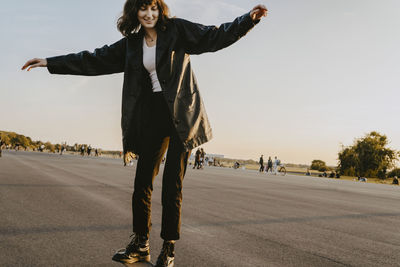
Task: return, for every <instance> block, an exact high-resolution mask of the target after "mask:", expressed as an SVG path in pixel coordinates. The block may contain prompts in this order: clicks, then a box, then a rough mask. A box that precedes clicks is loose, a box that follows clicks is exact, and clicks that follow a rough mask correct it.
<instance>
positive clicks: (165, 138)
mask: <svg viewBox="0 0 400 267" xmlns="http://www.w3.org/2000/svg"><path fill="white" fill-rule="evenodd" d="M143 100H144V103H143V111H144V112H142V114H143V116H145V118H144V120H142V121H143V122H142V129H143V132H142V133H143V134H142V146H141V147H142V149H141V151H140V154H139V160H138V163H137V168H136V177H135V184H134V192H133V196H132V217H133V232H135V233H137V234H139V235H145V236H147V237H149V233H150V229H151V195H152V192H153V181H154V178H155V176H156V175H157V174H158V172H159V167H160V164H161V161H162V159H163V156H164V154H165V151H166V150H167V148H168V152H167V157H166V161H165V166H164V173H163V180H162V222H161V238H163V239H164V240H178V239H179V234H180V225H181V205H182V182H183V178H184V176H185V172H186V166H187V162H188V158H189V156H190V151H186V150H185V149H184V147H183V145H182V141H181V140H180V138H179V136H178V134H177V133H176V130H175V127H174V125H173V122H172V119H171V115H170V111H169V109H168V106H167V103H166V101H165V98H164V96H163V93H162V92H157V93H150V94H148V95H146V96H145V97H144V99H143Z"/></svg>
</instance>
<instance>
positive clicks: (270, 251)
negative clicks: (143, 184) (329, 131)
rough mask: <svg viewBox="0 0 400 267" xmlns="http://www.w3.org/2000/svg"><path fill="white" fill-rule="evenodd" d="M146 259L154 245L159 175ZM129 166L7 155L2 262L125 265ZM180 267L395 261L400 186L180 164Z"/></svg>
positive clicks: (1, 166)
mask: <svg viewBox="0 0 400 267" xmlns="http://www.w3.org/2000/svg"><path fill="white" fill-rule="evenodd" d="M162 170H163V167H162V168H161V169H160V174H159V175H158V176H157V177H156V179H155V183H154V192H153V202H152V203H153V204H152V205H153V211H152V222H153V227H152V231H151V237H150V247H151V255H152V261H153V262H155V260H156V258H157V256H158V253H159V251H160V249H161V244H162V240H161V239H160V236H159V234H160V226H161V224H160V222H161V179H162V177H161V174H162ZM134 174H135V165H134V166H132V167H123V165H122V160H121V159H110V158H95V157H80V156H73V155H58V154H48V153H40V152H24V151H18V152H16V151H4V150H3V157H1V158H0V214H1V216H0V266H122V265H120V264H118V263H115V262H113V261H112V260H111V257H112V255H113V254H114V252H115V251H116V250H118V249H119V248H122V247H125V246H126V245H127V244H128V243H129V241H130V238H129V236H130V234H131V219H132V218H131V216H132V215H131V197H132V190H133V181H134ZM175 262H176V265H175V266H177V267H181V266H185V267H187V266H211V267H213V266H374V267H375V266H400V187H399V186H390V185H379V184H367V183H360V182H353V181H342V180H340V179H328V178H316V177H306V176H292V175H286V176H275V175H266V174H261V173H258V172H257V171H250V170H241V169H237V170H234V169H229V168H218V167H206V168H205V169H204V170H193V169H192V168H190V166H189V168H188V170H187V173H186V177H185V180H184V186H183V211H182V229H181V240H179V241H177V243H176V260H175Z"/></svg>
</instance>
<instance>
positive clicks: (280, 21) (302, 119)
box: [0, 0, 400, 165]
mask: <svg viewBox="0 0 400 267" xmlns="http://www.w3.org/2000/svg"><path fill="white" fill-rule="evenodd" d="M124 3H125V1H124V0H80V1H78V0H69V1H54V0H15V1H5V2H4V3H2V8H1V9H0V48H1V51H2V64H0V96H1V97H0V103H1V105H0V130H5V131H13V132H17V133H20V134H24V135H26V136H30V137H31V138H32V139H33V140H41V141H50V142H52V143H61V142H64V141H66V142H67V143H69V144H74V143H86V144H91V145H92V147H101V148H103V149H110V150H120V149H122V142H121V126H120V119H121V97H122V79H123V76H122V74H113V75H107V76H97V77H84V76H70V75H50V74H49V73H48V71H47V69H46V68H37V69H33V70H32V71H30V72H26V71H21V70H20V68H21V66H22V65H23V64H24V63H25V62H26V61H27V60H28V59H31V58H34V57H39V58H46V57H51V56H57V55H63V54H68V53H75V52H80V51H82V50H89V51H93V50H94V49H95V48H97V47H101V46H103V45H105V44H111V43H114V42H115V41H117V40H119V39H120V38H122V36H121V34H120V33H119V32H118V30H117V28H116V21H117V19H118V17H119V16H120V15H121V12H122V8H123V5H124ZM166 3H167V4H168V6H169V7H170V11H171V15H173V16H177V17H181V18H184V19H187V20H190V21H193V22H197V23H202V24H205V25H220V24H221V23H224V22H229V21H232V20H234V19H235V18H236V17H237V16H240V15H242V14H244V13H246V12H248V11H250V10H251V9H252V7H253V6H255V5H257V4H259V3H261V4H264V5H266V6H267V8H268V10H269V12H268V17H266V18H264V19H263V20H262V21H261V22H260V23H259V24H258V25H257V26H256V27H255V28H254V29H253V30H251V31H250V32H249V33H248V34H247V35H246V36H245V37H243V38H242V39H240V40H239V41H238V42H237V43H235V44H233V45H232V46H230V47H228V48H226V49H223V50H221V51H218V52H215V53H206V54H202V55H197V56H192V57H191V60H192V66H193V69H194V71H195V75H196V77H197V80H198V82H199V87H200V93H201V96H202V98H203V100H204V103H205V108H206V111H207V113H208V117H209V119H210V122H211V126H212V129H213V133H214V138H213V139H212V140H211V141H210V142H209V143H207V144H205V145H203V146H202V147H203V148H204V149H205V151H206V152H208V153H215V154H223V155H225V157H230V158H240V159H255V160H257V159H258V158H259V156H260V155H261V154H263V155H264V158H265V157H268V156H272V157H273V156H278V157H279V158H280V159H281V161H282V162H286V163H299V164H310V163H311V161H312V160H313V159H320V160H323V161H325V162H326V163H327V164H328V165H336V164H337V154H338V152H339V151H340V149H341V148H342V145H344V146H349V145H352V143H353V141H354V139H355V138H360V137H363V136H365V134H367V133H369V132H371V131H378V132H380V133H382V134H385V135H387V136H388V138H389V140H390V144H389V147H390V148H392V149H396V150H400V123H399V119H398V114H399V111H400V105H399V99H400V92H399V89H400V75H399V71H400V50H399V47H400V35H399V34H398V29H399V28H400V16H398V11H399V10H400V1H398V0H383V1H379V2H377V1H371V0H302V1H298V0H269V1H264V2H261V1H253V0H240V1H239V0H229V1H228V0H220V1H218V0H193V1H186V0H166Z"/></svg>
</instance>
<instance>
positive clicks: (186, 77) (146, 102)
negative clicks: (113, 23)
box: [22, 0, 267, 267]
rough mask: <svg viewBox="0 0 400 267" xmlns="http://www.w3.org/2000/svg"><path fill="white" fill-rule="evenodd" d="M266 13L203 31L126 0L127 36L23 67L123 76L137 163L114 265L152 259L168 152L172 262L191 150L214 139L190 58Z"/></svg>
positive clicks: (157, 1)
mask: <svg viewBox="0 0 400 267" xmlns="http://www.w3.org/2000/svg"><path fill="white" fill-rule="evenodd" d="M187 2H189V3H190V1H187ZM223 11H226V10H223ZM266 15H267V8H266V7H265V6H264V5H257V6H255V7H254V8H253V9H252V10H250V11H249V12H247V13H246V14H244V15H243V16H240V17H238V18H236V19H235V20H234V21H232V22H229V23H225V24H223V25H221V26H220V27H216V26H205V25H200V24H198V23H193V22H190V21H188V20H183V19H179V18H171V17H170V16H169V11H168V7H167V5H166V4H165V3H164V1H163V0H154V1H147V0H127V1H126V2H125V6H124V10H123V14H122V16H121V17H120V18H119V20H118V29H119V30H120V31H121V33H122V34H123V35H124V38H122V39H121V40H119V41H117V42H116V43H114V44H112V45H109V46H108V45H105V46H103V47H102V48H98V49H96V50H95V52H94V53H90V52H88V51H83V52H80V53H76V54H69V55H63V56H57V57H51V58H47V59H37V58H35V59H31V60H29V61H28V62H26V63H25V65H24V66H23V67H22V69H26V68H28V70H29V69H31V68H35V67H47V68H48V70H49V71H50V72H51V73H57V74H72V75H87V76H94V75H105V74H113V73H121V72H124V76H123V77H124V83H123V92H122V122H121V126H122V135H123V148H124V154H126V153H130V152H134V153H135V154H136V153H137V154H139V160H138V163H137V168H136V176H135V184H134V192H133V196H132V217H133V221H132V223H133V229H132V230H133V235H132V241H131V242H130V243H129V244H128V245H127V247H126V249H123V250H121V251H119V252H118V253H116V254H115V255H114V257H113V260H115V261H119V262H122V263H133V262H136V261H144V260H149V259H150V252H149V251H150V249H149V235H150V228H151V225H152V224H151V218H150V214H151V196H152V189H153V180H154V178H155V176H156V175H157V173H158V171H159V167H160V163H161V160H162V157H163V155H164V153H165V152H166V151H167V149H168V152H167V160H166V165H165V168H164V174H163V186H162V208H163V210H162V223H161V237H162V238H163V240H164V242H163V246H162V250H161V253H160V255H159V257H158V259H157V263H156V266H158V267H161V266H173V265H174V257H175V249H174V248H175V241H176V240H178V239H179V238H180V227H181V205H182V183H183V178H184V175H185V172H186V166H187V161H188V157H189V156H190V152H191V150H192V149H194V148H195V147H198V146H200V145H201V144H203V143H205V142H207V141H209V140H210V139H211V137H212V132H211V126H210V124H209V121H208V118H207V115H206V112H205V109H204V104H203V101H202V99H201V97H200V93H199V90H198V85H197V81H196V78H195V75H194V73H193V71H192V66H191V63H190V57H189V55H190V54H195V55H198V54H202V53H206V52H216V51H218V50H221V49H223V48H225V47H228V46H229V45H231V44H233V43H235V42H236V41H238V40H239V39H240V38H241V37H243V36H244V35H246V33H247V32H248V31H250V29H252V28H253V27H254V26H255V25H256V24H257V23H258V22H259V21H260V19H261V18H262V17H263V16H266ZM60 34H62V33H60ZM260 34H262V33H260ZM255 40H256V39H255ZM239 56H241V55H239ZM238 67H243V66H238ZM222 72H223V70H222ZM207 241H208V242H209V241H210V240H207ZM211 241H212V240H211ZM206 245H207V243H206Z"/></svg>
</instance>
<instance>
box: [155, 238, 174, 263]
mask: <svg viewBox="0 0 400 267" xmlns="http://www.w3.org/2000/svg"><path fill="white" fill-rule="evenodd" d="M174 260H175V242H174V241H164V243H163V247H162V249H161V253H160V255H159V256H158V258H157V263H156V266H155V267H173V266H174Z"/></svg>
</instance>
